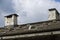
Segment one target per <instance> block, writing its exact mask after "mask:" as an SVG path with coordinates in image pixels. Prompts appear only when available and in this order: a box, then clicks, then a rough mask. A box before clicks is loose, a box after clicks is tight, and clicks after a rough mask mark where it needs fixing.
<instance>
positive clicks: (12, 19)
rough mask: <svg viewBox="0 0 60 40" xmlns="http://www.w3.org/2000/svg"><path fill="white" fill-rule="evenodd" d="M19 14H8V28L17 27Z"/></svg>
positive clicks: (6, 22) (6, 17) (6, 18)
mask: <svg viewBox="0 0 60 40" xmlns="http://www.w3.org/2000/svg"><path fill="white" fill-rule="evenodd" d="M17 17H18V15H17V14H11V15H7V16H5V26H6V28H12V27H15V26H16V25H17Z"/></svg>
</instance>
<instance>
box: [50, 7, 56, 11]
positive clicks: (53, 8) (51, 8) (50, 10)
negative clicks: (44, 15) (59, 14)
mask: <svg viewBox="0 0 60 40" xmlns="http://www.w3.org/2000/svg"><path fill="white" fill-rule="evenodd" d="M53 10H56V8H51V9H49V11H53ZM56 11H57V10H56Z"/></svg>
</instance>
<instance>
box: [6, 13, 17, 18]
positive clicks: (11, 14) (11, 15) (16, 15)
mask: <svg viewBox="0 0 60 40" xmlns="http://www.w3.org/2000/svg"><path fill="white" fill-rule="evenodd" d="M12 15H15V16H18V15H17V14H11V15H7V16H5V17H12Z"/></svg>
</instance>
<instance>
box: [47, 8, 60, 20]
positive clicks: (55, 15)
mask: <svg viewBox="0 0 60 40" xmlns="http://www.w3.org/2000/svg"><path fill="white" fill-rule="evenodd" d="M58 19H59V13H58V11H57V10H56V9H55V8H51V9H49V16H48V20H58Z"/></svg>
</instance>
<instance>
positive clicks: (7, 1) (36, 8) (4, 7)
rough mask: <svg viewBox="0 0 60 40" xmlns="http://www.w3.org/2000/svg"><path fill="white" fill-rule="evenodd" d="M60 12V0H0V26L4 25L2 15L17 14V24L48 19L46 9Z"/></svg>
mask: <svg viewBox="0 0 60 40" xmlns="http://www.w3.org/2000/svg"><path fill="white" fill-rule="evenodd" d="M50 8H56V9H57V10H58V11H59V12H60V0H0V27H2V26H4V16H6V15H9V14H14V13H16V14H18V15H19V17H18V24H23V23H24V24H26V23H31V22H40V21H45V20H48V9H50Z"/></svg>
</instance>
